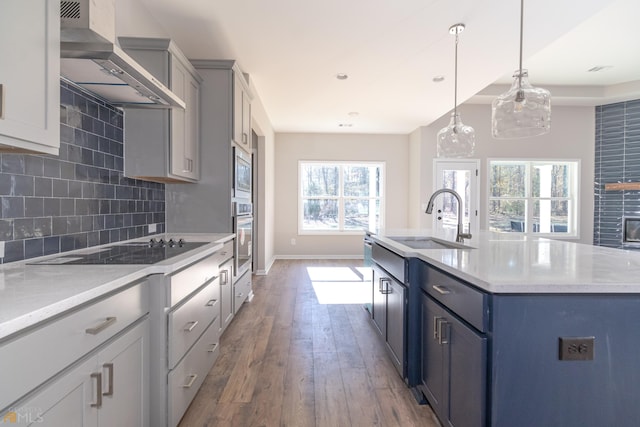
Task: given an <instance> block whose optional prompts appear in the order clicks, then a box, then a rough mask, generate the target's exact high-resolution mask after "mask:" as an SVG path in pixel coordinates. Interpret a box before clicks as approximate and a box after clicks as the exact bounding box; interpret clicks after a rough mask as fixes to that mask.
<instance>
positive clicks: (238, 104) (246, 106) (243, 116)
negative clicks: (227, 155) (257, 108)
mask: <svg viewBox="0 0 640 427" xmlns="http://www.w3.org/2000/svg"><path fill="white" fill-rule="evenodd" d="M233 141H234V142H235V143H236V145H237V146H238V147H241V148H242V149H244V150H245V151H247V152H248V153H251V94H250V92H249V85H248V83H247V79H246V78H245V76H244V74H242V73H241V72H240V71H239V70H238V69H237V67H236V69H234V71H233Z"/></svg>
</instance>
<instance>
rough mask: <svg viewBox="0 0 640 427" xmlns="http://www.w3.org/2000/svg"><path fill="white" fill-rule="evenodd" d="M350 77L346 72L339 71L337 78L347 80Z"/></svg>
mask: <svg viewBox="0 0 640 427" xmlns="http://www.w3.org/2000/svg"><path fill="white" fill-rule="evenodd" d="M348 78H349V76H348V75H347V74H345V73H338V74H336V79H338V80H347V79H348Z"/></svg>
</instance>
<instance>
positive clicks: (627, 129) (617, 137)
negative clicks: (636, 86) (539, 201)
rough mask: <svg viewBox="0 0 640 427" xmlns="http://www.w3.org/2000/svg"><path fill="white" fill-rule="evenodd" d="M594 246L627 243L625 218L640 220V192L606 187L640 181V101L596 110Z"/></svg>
mask: <svg viewBox="0 0 640 427" xmlns="http://www.w3.org/2000/svg"><path fill="white" fill-rule="evenodd" d="M595 150H596V152H595V179H594V181H595V182H594V197H595V198H594V230H593V231H594V232H593V241H594V244H596V245H600V246H609V247H614V248H625V249H634V248H633V247H630V246H625V244H624V243H623V241H622V239H623V220H622V218H623V217H625V216H634V217H640V191H635V190H634V191H630V190H625V191H605V189H604V185H605V184H607V183H616V182H640V100H634V101H627V102H620V103H616V104H609V105H600V106H597V107H596V138H595Z"/></svg>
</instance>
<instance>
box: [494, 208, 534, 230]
mask: <svg viewBox="0 0 640 427" xmlns="http://www.w3.org/2000/svg"><path fill="white" fill-rule="evenodd" d="M525 212H526V201H525V200H490V201H489V230H491V231H506V232H512V231H515V232H522V231H526V224H525Z"/></svg>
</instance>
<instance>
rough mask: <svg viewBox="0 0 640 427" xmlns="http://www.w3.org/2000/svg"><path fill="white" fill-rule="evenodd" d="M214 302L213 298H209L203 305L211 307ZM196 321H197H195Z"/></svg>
mask: <svg viewBox="0 0 640 427" xmlns="http://www.w3.org/2000/svg"><path fill="white" fill-rule="evenodd" d="M215 303H216V300H215V299H210V300H209V301H207V303H206V304H205V306H207V307H213V305H214V304H215ZM196 323H197V322H196Z"/></svg>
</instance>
